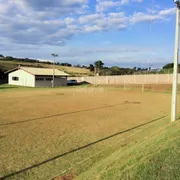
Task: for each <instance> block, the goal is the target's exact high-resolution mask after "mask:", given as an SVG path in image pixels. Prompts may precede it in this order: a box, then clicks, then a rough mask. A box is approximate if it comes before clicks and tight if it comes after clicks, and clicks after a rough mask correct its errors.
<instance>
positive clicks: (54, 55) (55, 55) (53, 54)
mask: <svg viewBox="0 0 180 180" xmlns="http://www.w3.org/2000/svg"><path fill="white" fill-rule="evenodd" d="M51 56H53V57H54V60H53V79H52V88H54V76H55V61H56V57H58V55H57V54H55V53H52V54H51Z"/></svg>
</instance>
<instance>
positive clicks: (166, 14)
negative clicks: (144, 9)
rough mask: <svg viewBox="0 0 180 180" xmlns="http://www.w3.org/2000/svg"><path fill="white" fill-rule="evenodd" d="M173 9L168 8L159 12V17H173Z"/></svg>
mask: <svg viewBox="0 0 180 180" xmlns="http://www.w3.org/2000/svg"><path fill="white" fill-rule="evenodd" d="M175 12H176V11H175V8H169V9H165V10H161V11H160V12H159V15H161V16H169V15H173V14H175Z"/></svg>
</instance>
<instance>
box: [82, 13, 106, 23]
mask: <svg viewBox="0 0 180 180" xmlns="http://www.w3.org/2000/svg"><path fill="white" fill-rule="evenodd" d="M102 18H104V14H89V15H84V16H80V17H79V22H80V23H87V22H90V23H91V22H92V21H93V22H95V21H97V20H99V19H102Z"/></svg>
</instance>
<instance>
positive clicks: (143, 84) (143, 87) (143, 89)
mask: <svg viewBox="0 0 180 180" xmlns="http://www.w3.org/2000/svg"><path fill="white" fill-rule="evenodd" d="M142 92H144V83H142Z"/></svg>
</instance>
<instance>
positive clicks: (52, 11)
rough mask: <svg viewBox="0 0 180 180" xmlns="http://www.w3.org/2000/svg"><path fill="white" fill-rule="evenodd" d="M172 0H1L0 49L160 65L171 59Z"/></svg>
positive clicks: (72, 58) (40, 56)
mask: <svg viewBox="0 0 180 180" xmlns="http://www.w3.org/2000/svg"><path fill="white" fill-rule="evenodd" d="M174 34H175V5H174V3H173V1H172V0H0V54H3V55H4V56H13V57H24V58H35V59H41V60H52V56H51V53H57V54H58V57H57V58H56V61H57V62H60V63H64V62H68V63H71V64H74V65H76V64H81V65H89V64H90V63H94V62H95V61H97V60H102V61H103V62H104V64H105V66H120V67H148V66H151V67H154V68H159V67H161V66H163V65H164V64H166V63H168V62H172V61H173V55H174V37H175V35H174Z"/></svg>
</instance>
